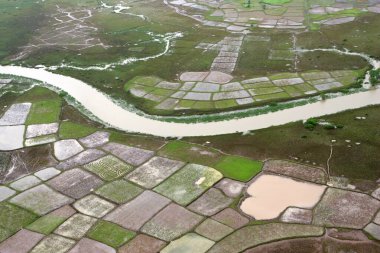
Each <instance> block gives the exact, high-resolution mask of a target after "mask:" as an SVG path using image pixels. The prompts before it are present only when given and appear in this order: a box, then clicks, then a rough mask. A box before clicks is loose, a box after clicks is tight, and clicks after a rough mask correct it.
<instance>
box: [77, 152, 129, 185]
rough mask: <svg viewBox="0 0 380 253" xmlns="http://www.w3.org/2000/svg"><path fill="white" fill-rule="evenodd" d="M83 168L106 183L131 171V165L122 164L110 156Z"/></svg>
mask: <svg viewBox="0 0 380 253" xmlns="http://www.w3.org/2000/svg"><path fill="white" fill-rule="evenodd" d="M83 167H84V168H85V169H86V170H89V171H91V172H92V173H95V174H96V175H98V176H99V177H100V178H102V179H104V180H106V181H112V180H114V179H116V178H119V177H121V176H123V175H125V174H126V173H127V172H129V171H131V170H132V169H133V167H132V166H131V165H129V164H126V163H124V162H122V161H121V160H120V159H118V158H116V157H114V156H112V155H108V156H105V157H103V158H100V159H99V160H96V161H94V162H91V163H89V164H86V165H85V166H83Z"/></svg>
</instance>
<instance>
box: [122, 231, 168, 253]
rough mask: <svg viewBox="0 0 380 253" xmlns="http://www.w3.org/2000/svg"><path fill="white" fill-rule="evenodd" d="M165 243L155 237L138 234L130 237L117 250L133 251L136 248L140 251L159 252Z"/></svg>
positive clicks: (132, 252) (124, 252) (133, 252)
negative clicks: (128, 240)
mask: <svg viewBox="0 0 380 253" xmlns="http://www.w3.org/2000/svg"><path fill="white" fill-rule="evenodd" d="M165 245H166V243H165V242H164V241H161V240H159V239H157V238H154V237H151V236H148V235H144V234H139V235H138V236H136V237H135V238H133V239H132V241H130V242H129V243H127V244H125V245H124V246H122V247H121V248H120V249H119V251H120V252H122V253H135V252H136V249H138V250H140V252H147V253H148V252H160V250H161V249H162V248H163V247H165Z"/></svg>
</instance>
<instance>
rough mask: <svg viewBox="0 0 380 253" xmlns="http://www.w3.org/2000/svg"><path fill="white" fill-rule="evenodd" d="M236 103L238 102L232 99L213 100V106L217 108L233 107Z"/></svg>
mask: <svg viewBox="0 0 380 253" xmlns="http://www.w3.org/2000/svg"><path fill="white" fill-rule="evenodd" d="M237 105H238V104H237V103H236V101H235V100H233V99H228V100H221V101H216V102H215V107H216V108H218V109H224V108H231V107H234V106H237Z"/></svg>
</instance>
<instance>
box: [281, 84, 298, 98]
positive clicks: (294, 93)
mask: <svg viewBox="0 0 380 253" xmlns="http://www.w3.org/2000/svg"><path fill="white" fill-rule="evenodd" d="M282 89H283V90H284V91H285V92H286V93H288V94H289V95H290V96H292V97H296V96H300V95H302V93H301V92H300V90H298V89H297V88H296V87H294V86H284V87H282Z"/></svg>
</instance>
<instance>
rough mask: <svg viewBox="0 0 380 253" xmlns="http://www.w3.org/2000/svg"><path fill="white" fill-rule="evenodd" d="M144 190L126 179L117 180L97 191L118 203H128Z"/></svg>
mask: <svg viewBox="0 0 380 253" xmlns="http://www.w3.org/2000/svg"><path fill="white" fill-rule="evenodd" d="M142 191H143V190H142V189H141V188H140V187H138V186H136V185H134V184H132V183H130V182H127V181H125V180H117V181H114V182H112V183H108V184H106V185H103V186H102V187H100V188H99V189H98V190H96V193H97V194H99V195H100V196H102V197H104V198H106V199H109V200H112V201H113V202H116V203H118V204H122V203H126V202H128V201H129V200H131V199H133V198H134V197H136V196H137V195H139V194H140V193H141V192H142Z"/></svg>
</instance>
